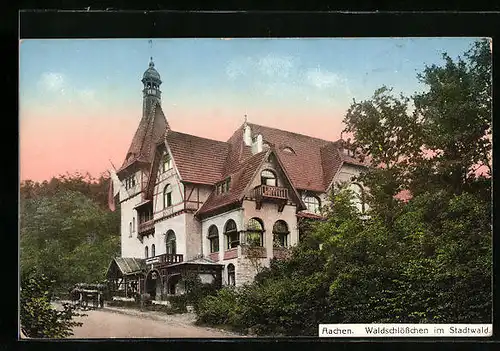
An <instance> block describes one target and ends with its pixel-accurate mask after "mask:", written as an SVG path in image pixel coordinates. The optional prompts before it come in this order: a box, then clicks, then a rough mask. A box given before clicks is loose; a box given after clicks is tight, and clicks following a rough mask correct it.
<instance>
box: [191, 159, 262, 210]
mask: <svg viewBox="0 0 500 351" xmlns="http://www.w3.org/2000/svg"><path fill="white" fill-rule="evenodd" d="M267 154H268V152H260V153H258V154H255V155H253V156H251V157H250V158H249V159H247V160H246V161H245V162H243V164H241V165H240V166H239V168H238V169H237V170H235V172H234V173H232V174H231V175H229V176H230V177H231V183H230V186H229V189H230V191H229V192H227V193H223V194H216V193H215V191H213V192H212V194H210V196H209V197H208V199H207V201H205V202H204V203H203V205H202V206H201V208H200V209H199V210H198V214H203V213H208V212H211V211H213V210H215V209H217V208H220V207H224V206H226V205H229V204H232V203H234V202H237V201H240V200H241V199H242V197H243V195H244V192H245V190H246V188H247V186H248V184H249V183H250V182H251V181H252V179H253V178H254V176H255V173H256V172H257V169H258V167H259V166H260V165H261V164H262V162H263V160H264V157H265V156H266V155H267Z"/></svg>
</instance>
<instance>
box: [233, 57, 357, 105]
mask: <svg viewBox="0 0 500 351" xmlns="http://www.w3.org/2000/svg"><path fill="white" fill-rule="evenodd" d="M226 77H227V78H228V79H229V80H230V81H233V82H238V83H242V84H247V85H249V86H250V88H251V89H252V90H254V91H258V92H259V93H260V94H263V95H267V96H283V97H286V96H288V97H291V96H296V97H302V98H304V99H305V100H307V101H309V100H310V97H311V96H314V95H316V96H317V95H318V93H319V94H322V93H326V94H327V95H328V96H329V98H331V95H332V93H333V94H335V95H338V94H339V93H342V94H344V95H345V94H350V89H349V87H348V81H347V79H346V78H345V77H343V76H342V75H341V74H340V73H338V72H333V71H329V70H326V69H323V68H321V67H320V66H316V67H311V66H310V65H309V66H308V65H305V64H303V63H302V62H301V60H300V58H299V57H296V56H291V55H278V54H275V53H268V54H266V55H263V56H257V55H256V56H248V57H240V58H237V59H234V60H232V61H230V62H228V63H227V65H226Z"/></svg>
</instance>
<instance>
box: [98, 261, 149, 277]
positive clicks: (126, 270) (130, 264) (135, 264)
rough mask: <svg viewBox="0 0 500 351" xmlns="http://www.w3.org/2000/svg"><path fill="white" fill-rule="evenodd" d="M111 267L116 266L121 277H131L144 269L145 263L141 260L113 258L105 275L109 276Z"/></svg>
mask: <svg viewBox="0 0 500 351" xmlns="http://www.w3.org/2000/svg"><path fill="white" fill-rule="evenodd" d="M113 265H116V267H117V268H118V270H119V271H120V273H121V274H122V275H133V274H137V273H141V272H142V271H143V270H144V269H146V261H145V260H144V259H142V258H135V257H115V258H114V259H113V260H112V261H111V263H110V265H109V267H108V272H107V275H109V273H110V270H111V268H112V267H113Z"/></svg>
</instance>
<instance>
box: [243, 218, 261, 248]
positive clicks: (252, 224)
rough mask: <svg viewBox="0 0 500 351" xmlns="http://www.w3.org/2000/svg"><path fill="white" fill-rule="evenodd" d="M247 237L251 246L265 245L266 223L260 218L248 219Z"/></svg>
mask: <svg viewBox="0 0 500 351" xmlns="http://www.w3.org/2000/svg"><path fill="white" fill-rule="evenodd" d="M246 239H247V240H246V241H247V244H248V245H250V246H264V225H263V224H262V221H261V220H260V218H250V220H249V221H248V224H247V232H246Z"/></svg>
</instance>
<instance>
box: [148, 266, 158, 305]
mask: <svg viewBox="0 0 500 351" xmlns="http://www.w3.org/2000/svg"><path fill="white" fill-rule="evenodd" d="M159 278H160V276H159V274H158V272H157V271H151V272H149V273H148V276H147V278H146V293H147V294H149V295H150V296H151V299H153V300H154V299H155V298H156V285H157V282H158V279H159Z"/></svg>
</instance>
